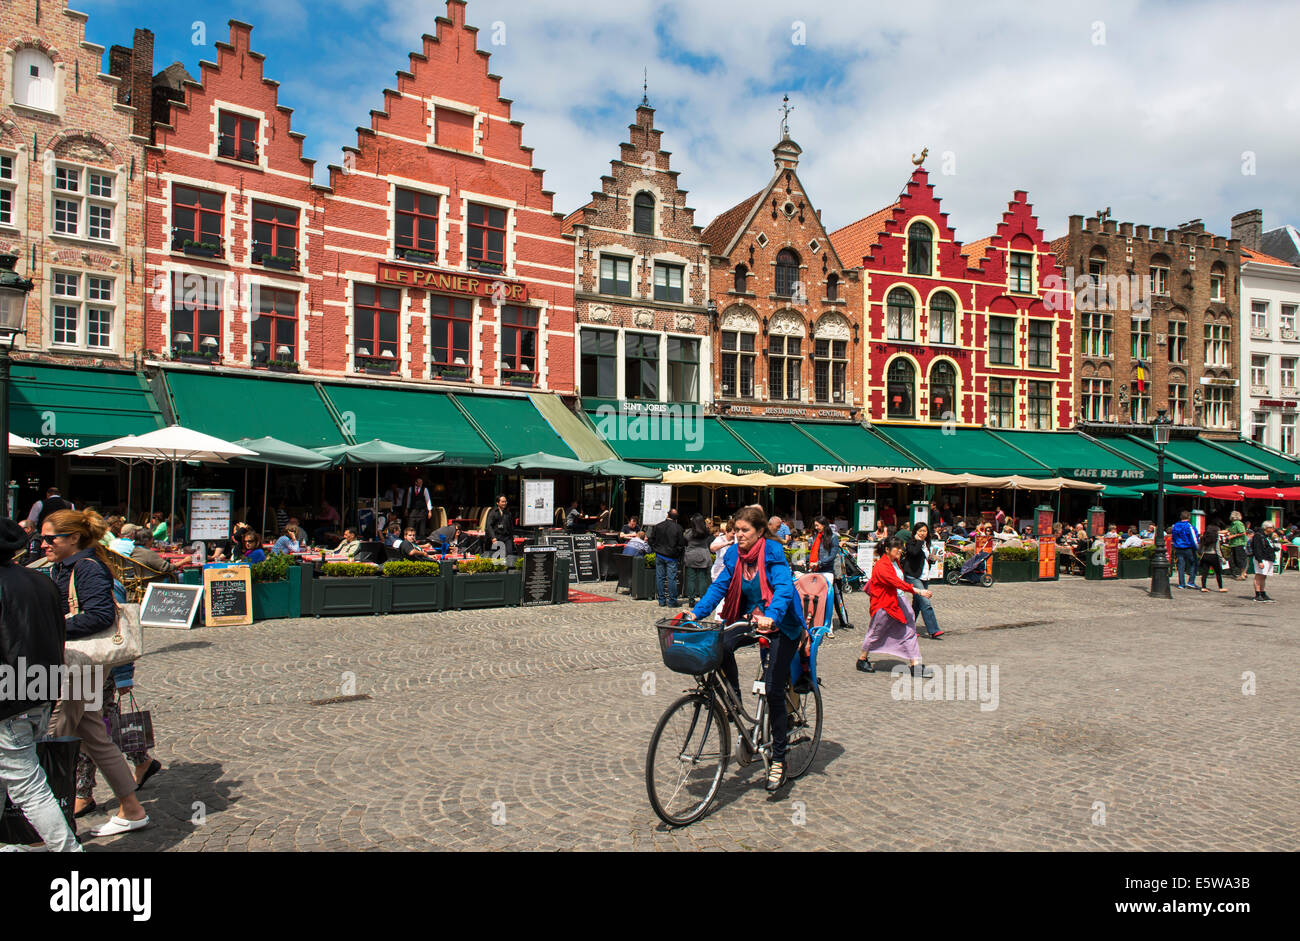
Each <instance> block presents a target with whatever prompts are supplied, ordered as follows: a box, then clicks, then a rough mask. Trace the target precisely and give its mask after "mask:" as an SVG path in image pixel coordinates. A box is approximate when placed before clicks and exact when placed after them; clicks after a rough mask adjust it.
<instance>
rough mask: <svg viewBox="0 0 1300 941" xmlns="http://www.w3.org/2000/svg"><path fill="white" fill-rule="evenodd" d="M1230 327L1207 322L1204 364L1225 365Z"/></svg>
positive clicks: (1228, 348) (1230, 337)
mask: <svg viewBox="0 0 1300 941" xmlns="http://www.w3.org/2000/svg"><path fill="white" fill-rule="evenodd" d="M1231 341H1232V333H1231V328H1230V327H1229V326H1228V325H1227V324H1218V323H1207V324H1206V325H1205V365H1206V366H1214V367H1227V366H1228V365H1229V363H1228V355H1229V351H1230V343H1231Z"/></svg>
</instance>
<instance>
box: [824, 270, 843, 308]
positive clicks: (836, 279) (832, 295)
mask: <svg viewBox="0 0 1300 941" xmlns="http://www.w3.org/2000/svg"><path fill="white" fill-rule="evenodd" d="M839 299H840V276H839V275H837V274H835V273H834V272H832V273H830V274H828V275H827V276H826V300H828V301H838V300H839Z"/></svg>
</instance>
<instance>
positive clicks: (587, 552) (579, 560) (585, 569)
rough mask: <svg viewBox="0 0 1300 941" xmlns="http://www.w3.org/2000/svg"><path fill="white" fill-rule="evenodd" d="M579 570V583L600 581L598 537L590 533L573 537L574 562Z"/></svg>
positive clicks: (572, 563)
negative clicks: (597, 552)
mask: <svg viewBox="0 0 1300 941" xmlns="http://www.w3.org/2000/svg"><path fill="white" fill-rule="evenodd" d="M569 564H570V565H572V566H574V567H575V568H576V569H577V570H578V581H580V582H598V581H600V559H599V558H598V557H597V555H596V537H595V536H593V535H591V534H590V533H588V534H586V535H579V536H574V537H573V561H572V562H571V563H569Z"/></svg>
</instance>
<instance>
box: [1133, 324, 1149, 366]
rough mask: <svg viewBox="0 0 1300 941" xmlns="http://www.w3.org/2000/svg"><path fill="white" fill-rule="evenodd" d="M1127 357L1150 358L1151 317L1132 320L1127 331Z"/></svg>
mask: <svg viewBox="0 0 1300 941" xmlns="http://www.w3.org/2000/svg"><path fill="white" fill-rule="evenodd" d="M1128 355H1129V358H1131V359H1140V360H1144V361H1145V360H1149V359H1151V318H1150V317H1147V318H1144V319H1142V320H1134V321H1133V326H1132V328H1131V330H1130V332H1129V353H1128Z"/></svg>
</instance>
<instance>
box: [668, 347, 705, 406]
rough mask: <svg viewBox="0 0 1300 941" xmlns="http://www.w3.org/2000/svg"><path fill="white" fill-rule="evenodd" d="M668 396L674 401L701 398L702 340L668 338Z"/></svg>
mask: <svg viewBox="0 0 1300 941" xmlns="http://www.w3.org/2000/svg"><path fill="white" fill-rule="evenodd" d="M668 398H669V401H672V402H698V401H699V400H700V341H699V340H691V339H686V338H684V337H669V338H668Z"/></svg>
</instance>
